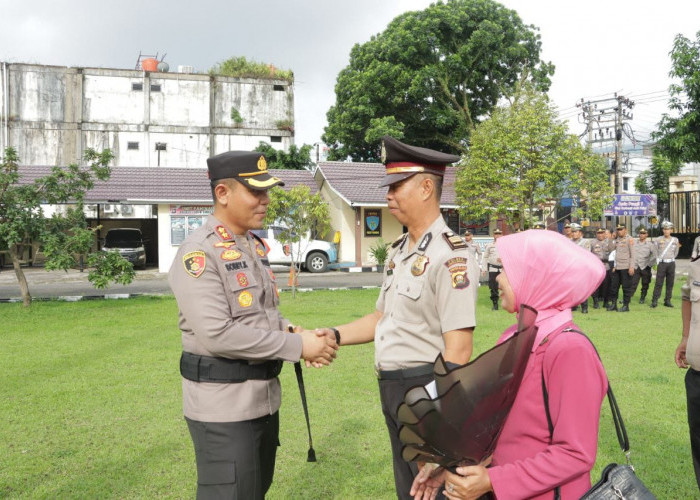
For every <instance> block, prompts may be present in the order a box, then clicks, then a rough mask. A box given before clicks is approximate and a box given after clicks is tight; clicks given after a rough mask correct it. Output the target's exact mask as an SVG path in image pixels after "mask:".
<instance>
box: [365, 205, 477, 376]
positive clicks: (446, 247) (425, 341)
mask: <svg viewBox="0 0 700 500" xmlns="http://www.w3.org/2000/svg"><path fill="white" fill-rule="evenodd" d="M443 234H452V233H451V231H450V230H449V229H448V227H447V226H446V225H445V222H444V220H443V219H442V216H440V217H438V218H437V219H436V220H435V222H433V223H432V224H431V226H430V227H429V228H428V229H427V231H426V232H425V233H424V234H423V235H422V236H421V238H420V239H419V240H418V243H417V244H416V245H415V246H414V247H413V248H408V246H409V241H408V237H407V235H404V237H403V239H402V240H401V242H400V243H399V244H398V245H397V246H396V247H395V248H394V249H392V254H390V258H389V264H388V266H386V268H385V271H384V282H383V283H382V290H381V292H380V293H379V298H378V299H377V310H378V311H380V312H381V313H382V317H381V319H380V320H379V323H377V327H376V330H375V337H374V345H375V366H376V368H377V369H380V370H397V369H401V368H410V367H413V366H419V365H422V364H426V363H433V362H434V361H435V358H436V357H437V355H438V354H439V353H441V352H443V351H444V350H445V342H444V340H443V337H442V334H443V333H445V332H448V331H450V330H458V329H461V328H472V327H474V326H475V325H476V319H475V308H476V305H475V299H474V294H476V290H477V286H478V283H479V270H478V268H477V267H476V263H475V262H470V261H473V260H474V259H470V257H469V252H468V251H467V249H466V248H464V247H463V248H455V249H453V248H452V246H451V245H450V244H449V243H448V241H447V240H446V239H445V237H444V236H443Z"/></svg>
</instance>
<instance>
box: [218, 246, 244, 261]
mask: <svg viewBox="0 0 700 500" xmlns="http://www.w3.org/2000/svg"><path fill="white" fill-rule="evenodd" d="M241 255H242V254H241V252H239V251H238V250H236V249H235V248H229V249H228V250H224V251H223V252H221V258H222V259H223V260H237V259H240V258H241Z"/></svg>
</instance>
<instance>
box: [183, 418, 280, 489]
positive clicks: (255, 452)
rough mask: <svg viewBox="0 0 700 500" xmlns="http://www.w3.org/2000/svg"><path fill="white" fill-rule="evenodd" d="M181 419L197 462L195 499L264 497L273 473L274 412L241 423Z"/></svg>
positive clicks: (276, 443)
mask: <svg viewBox="0 0 700 500" xmlns="http://www.w3.org/2000/svg"><path fill="white" fill-rule="evenodd" d="M185 420H186V421H187V427H188V428H189V430H190V436H192V442H193V443H194V453H195V457H196V459H197V500H219V499H221V500H223V499H229V500H230V499H236V500H237V499H246V500H247V499H254V500H262V499H264V498H265V494H266V493H267V490H268V489H269V488H270V485H271V484H272V476H273V475H274V473H275V456H276V454H277V447H278V446H279V413H278V412H276V413H275V414H274V415H266V416H264V417H260V418H256V419H254V420H244V421H242V422H198V421H196V420H190V419H188V418H185Z"/></svg>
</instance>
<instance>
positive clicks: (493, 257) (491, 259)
mask: <svg viewBox="0 0 700 500" xmlns="http://www.w3.org/2000/svg"><path fill="white" fill-rule="evenodd" d="M502 235H503V231H501V230H500V229H498V228H496V229H495V230H494V231H493V241H492V242H491V243H489V244H488V245H486V248H485V249H484V260H485V261H486V269H487V271H488V273H489V290H490V292H491V304H493V306H492V309H493V310H494V311H498V300H499V299H498V282H497V281H496V277H497V276H498V275H499V274H500V272H501V269H502V268H503V263H502V262H501V257H499V255H498V249H497V248H496V240H497V239H498V238H500V237H501V236H502Z"/></svg>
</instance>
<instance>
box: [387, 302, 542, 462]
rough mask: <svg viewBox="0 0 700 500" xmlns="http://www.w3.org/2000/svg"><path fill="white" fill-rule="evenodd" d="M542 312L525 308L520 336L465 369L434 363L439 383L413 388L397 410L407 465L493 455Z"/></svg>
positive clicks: (474, 459)
mask: <svg viewBox="0 0 700 500" xmlns="http://www.w3.org/2000/svg"><path fill="white" fill-rule="evenodd" d="M536 318H537V311H535V310H534V309H532V308H531V307H528V306H525V305H524V306H522V307H521V308H520V313H519V315H518V328H517V332H516V333H515V334H514V335H513V336H512V337H511V338H509V339H508V340H506V341H504V342H503V343H501V344H499V345H497V346H495V347H493V348H492V349H490V350H488V351H486V352H484V353H483V354H481V355H480V356H479V357H477V358H476V359H474V360H473V361H471V362H469V363H467V364H466V365H462V366H458V367H456V368H452V369H450V368H449V367H448V366H447V364H446V363H445V360H444V359H443V357H442V355H438V357H437V359H436V360H435V367H434V375H435V382H434V384H432V383H431V384H429V385H428V386H417V387H412V388H411V389H409V390H408V391H407V392H406V395H405V396H404V402H403V403H401V405H400V406H399V409H398V418H399V421H400V422H401V424H402V427H401V429H400V430H399V437H400V438H401V441H402V442H403V443H404V447H403V450H402V456H403V458H404V460H407V461H420V462H432V463H436V464H439V465H442V466H443V467H455V466H461V465H476V464H478V463H481V462H482V461H483V460H484V459H485V458H487V457H489V456H490V455H491V454H492V453H493V449H494V447H495V445H496V439H497V438H498V435H499V434H500V432H501V429H502V428H503V424H504V422H505V420H506V417H507V416H508V412H509V411H510V408H511V406H512V405H513V401H515V396H516V394H517V393H518V388H519V387H520V382H521V381H522V378H523V374H524V372H525V367H526V365H527V361H528V359H529V357H530V351H531V350H532V345H533V343H534V341H535V335H536V333H537V327H536V326H534V325H535V319H536Z"/></svg>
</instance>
